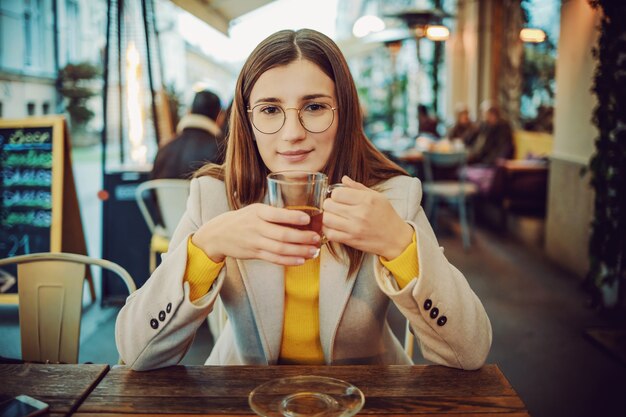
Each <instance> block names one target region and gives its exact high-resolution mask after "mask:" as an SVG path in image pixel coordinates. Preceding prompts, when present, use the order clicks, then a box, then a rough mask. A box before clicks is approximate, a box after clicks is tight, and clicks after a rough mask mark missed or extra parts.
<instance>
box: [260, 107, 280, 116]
mask: <svg viewBox="0 0 626 417" xmlns="http://www.w3.org/2000/svg"><path fill="white" fill-rule="evenodd" d="M260 111H261V113H263V114H264V115H266V116H272V115H275V114H278V113H280V108H279V107H277V106H263V107H262V108H261V109H260Z"/></svg>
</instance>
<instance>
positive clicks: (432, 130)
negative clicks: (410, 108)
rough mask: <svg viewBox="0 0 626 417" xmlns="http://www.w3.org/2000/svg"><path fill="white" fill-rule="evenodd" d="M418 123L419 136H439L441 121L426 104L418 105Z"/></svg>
mask: <svg viewBox="0 0 626 417" xmlns="http://www.w3.org/2000/svg"><path fill="white" fill-rule="evenodd" d="M417 124H418V125H417V128H418V133H417V134H418V136H421V135H424V134H426V135H429V136H431V137H433V138H438V137H439V132H437V125H438V124H439V121H438V120H437V118H436V117H433V116H431V115H430V112H429V111H428V107H426V106H425V105H424V104H419V105H418V106H417Z"/></svg>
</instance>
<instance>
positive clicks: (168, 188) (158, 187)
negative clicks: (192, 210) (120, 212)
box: [135, 179, 190, 237]
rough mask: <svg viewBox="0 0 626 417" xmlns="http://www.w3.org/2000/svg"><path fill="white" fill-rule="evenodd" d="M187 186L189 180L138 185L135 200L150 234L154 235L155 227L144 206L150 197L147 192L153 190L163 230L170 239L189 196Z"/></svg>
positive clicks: (146, 207) (167, 180) (148, 182)
mask: <svg viewBox="0 0 626 417" xmlns="http://www.w3.org/2000/svg"><path fill="white" fill-rule="evenodd" d="M189 184H190V181H189V180H183V179H158V180H150V181H146V182H143V183H141V184H139V186H138V187H137V189H136V190H135V200H136V201H137V205H138V206H139V210H140V211H141V214H142V215H143V218H144V220H145V221H146V224H147V225H148V229H150V233H154V230H155V228H156V226H157V225H156V221H155V219H154V218H153V216H152V214H150V210H148V206H147V205H146V198H147V197H148V196H149V195H150V193H148V191H151V190H154V192H155V193H156V199H157V206H158V210H159V212H160V214H161V221H162V223H163V229H164V231H165V233H166V235H167V237H171V236H172V233H173V232H174V229H175V228H176V225H177V224H178V222H179V220H180V219H181V217H182V216H183V213H184V212H185V208H186V205H187V197H188V196H189Z"/></svg>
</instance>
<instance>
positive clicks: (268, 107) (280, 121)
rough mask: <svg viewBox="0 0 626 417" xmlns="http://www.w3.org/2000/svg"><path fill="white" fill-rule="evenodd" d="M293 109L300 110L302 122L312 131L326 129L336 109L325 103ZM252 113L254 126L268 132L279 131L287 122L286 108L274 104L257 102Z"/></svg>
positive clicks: (310, 104)
mask: <svg viewBox="0 0 626 417" xmlns="http://www.w3.org/2000/svg"><path fill="white" fill-rule="evenodd" d="M288 110H289V109H288ZM293 110H297V111H298V119H299V120H300V123H301V124H302V126H303V127H304V128H305V129H306V130H307V131H309V132H311V133H321V132H323V131H325V130H326V129H328V128H329V127H330V126H331V125H332V124H333V120H334V119H335V109H333V108H332V107H331V106H330V105H328V104H325V103H308V104H305V105H304V106H303V107H302V108H301V109H293ZM250 113H251V121H252V124H253V125H254V127H255V128H256V129H257V130H258V131H260V132H263V133H266V134H272V133H276V132H278V131H279V130H280V129H281V128H282V127H283V125H284V124H285V117H286V116H285V110H284V109H283V108H282V107H280V106H277V105H274V104H264V103H261V104H257V105H256V106H254V107H253V108H252V109H251V110H250Z"/></svg>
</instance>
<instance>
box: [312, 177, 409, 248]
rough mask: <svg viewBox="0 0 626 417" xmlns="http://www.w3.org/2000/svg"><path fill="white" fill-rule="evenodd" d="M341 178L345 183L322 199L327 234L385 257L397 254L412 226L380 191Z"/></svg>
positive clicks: (406, 239) (331, 238)
mask: <svg viewBox="0 0 626 417" xmlns="http://www.w3.org/2000/svg"><path fill="white" fill-rule="evenodd" d="M341 182H342V183H343V184H344V185H345V186H344V187H339V188H336V189H335V190H333V193H332V198H327V199H326V200H325V201H324V227H323V229H322V231H323V233H324V235H325V236H326V238H327V239H328V240H329V241H331V242H338V243H343V244H345V245H348V246H351V247H353V248H355V249H359V250H361V251H363V252H369V253H374V254H376V255H379V256H382V257H384V258H386V259H388V260H391V259H394V258H396V257H397V256H399V255H400V254H401V253H402V252H403V251H404V249H405V248H406V247H407V246H408V245H409V244H410V243H411V239H412V238H413V228H412V227H411V226H409V225H408V224H407V223H406V222H405V221H404V220H403V219H402V218H401V217H400V216H399V215H398V213H396V211H395V209H394V208H393V207H392V206H391V203H390V202H389V200H387V198H386V197H385V196H384V195H382V194H381V193H379V192H376V191H374V190H371V189H369V188H367V187H366V186H364V185H363V184H361V183H358V182H356V181H354V180H352V179H351V178H349V177H348V176H344V177H343V178H342V179H341Z"/></svg>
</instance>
